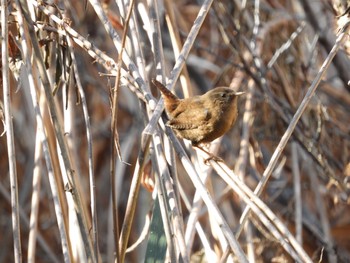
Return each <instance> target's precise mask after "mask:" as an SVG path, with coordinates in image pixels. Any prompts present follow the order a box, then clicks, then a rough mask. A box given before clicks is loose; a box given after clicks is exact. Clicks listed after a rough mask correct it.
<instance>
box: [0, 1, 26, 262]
mask: <svg viewBox="0 0 350 263" xmlns="http://www.w3.org/2000/svg"><path fill="white" fill-rule="evenodd" d="M8 34H9V32H8V7H7V0H1V62H2V87H3V97H4V115H5V130H6V143H7V154H8V164H9V175H10V185H11V207H12V211H11V217H12V230H13V232H12V233H13V246H14V257H15V262H16V263H20V262H22V248H21V231H20V222H19V203H18V179H17V170H16V153H15V141H14V139H15V138H14V132H13V123H12V113H11V98H10V93H11V89H10V80H9V47H8Z"/></svg>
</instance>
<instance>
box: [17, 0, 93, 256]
mask: <svg viewBox="0 0 350 263" xmlns="http://www.w3.org/2000/svg"><path fill="white" fill-rule="evenodd" d="M20 7H21V12H22V14H23V16H24V17H25V20H26V22H27V25H28V32H29V36H30V38H31V42H32V45H33V49H34V54H35V61H36V64H37V67H38V70H39V74H40V77H41V81H42V84H43V87H44V91H45V95H46V98H47V101H48V107H49V110H50V115H51V120H52V122H53V126H54V130H55V134H56V138H57V141H58V145H59V148H60V151H61V157H62V160H63V164H64V168H65V170H64V171H63V173H64V174H65V175H66V176H67V179H68V188H69V189H68V190H69V192H70V193H71V195H72V198H73V201H74V209H75V213H76V216H77V220H78V223H79V228H80V229H79V231H80V232H81V235H82V239H83V242H84V247H85V251H86V254H87V258H88V260H91V261H92V262H95V258H96V257H95V256H94V250H93V249H92V245H91V240H90V238H89V235H88V229H87V225H86V218H85V216H84V212H83V207H82V202H81V198H80V194H79V192H78V190H77V188H76V182H75V175H74V171H73V168H72V164H71V161H70V159H69V154H68V149H67V146H66V141H65V138H64V135H63V131H62V127H61V126H60V123H59V121H58V115H57V109H56V106H55V103H54V100H53V95H52V91H51V88H50V82H49V79H48V76H47V73H46V69H45V65H44V61H43V58H42V55H41V51H40V47H39V44H38V40H37V37H36V35H35V30H34V25H33V21H32V19H31V17H30V15H29V12H28V6H27V2H26V1H24V0H21V1H20ZM67 258H68V257H67Z"/></svg>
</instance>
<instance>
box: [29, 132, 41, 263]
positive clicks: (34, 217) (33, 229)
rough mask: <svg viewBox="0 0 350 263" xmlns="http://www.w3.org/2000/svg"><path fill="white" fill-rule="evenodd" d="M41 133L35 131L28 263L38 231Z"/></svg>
mask: <svg viewBox="0 0 350 263" xmlns="http://www.w3.org/2000/svg"><path fill="white" fill-rule="evenodd" d="M40 136H41V133H40V132H37V133H36V138H35V154H34V164H35V166H34V170H33V193H32V203H31V209H30V212H31V213H30V223H29V226H30V232H29V240H28V259H27V260H28V263H34V262H35V251H36V238H37V232H38V220H39V218H38V214H39V200H40V189H41V173H42V167H41V164H40V161H41V158H42V157H43V154H42V141H41V138H40Z"/></svg>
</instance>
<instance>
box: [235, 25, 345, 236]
mask: <svg viewBox="0 0 350 263" xmlns="http://www.w3.org/2000/svg"><path fill="white" fill-rule="evenodd" d="M349 28H350V27H349V25H347V26H346V27H345V28H343V30H342V32H341V33H340V34H339V36H338V38H337V41H336V43H335V44H334V46H333V48H332V50H331V52H330V53H329V55H328V56H327V58H326V59H325V61H324V63H323V65H322V66H321V69H320V70H319V72H318V74H317V76H316V77H315V79H314V81H313V82H312V84H311V86H310V87H309V89H308V91H307V93H306V95H305V97H304V99H303V101H302V102H301V104H300V106H299V108H298V110H297V111H296V113H295V114H294V116H293V118H292V120H291V122H290V124H289V126H288V128H287V130H286V132H285V133H284V135H283V136H282V138H281V140H280V142H279V144H278V146H277V147H276V150H275V152H274V153H273V155H272V157H271V159H270V162H269V164H268V165H267V167H266V169H265V171H264V173H263V177H262V178H261V180H260V182H259V184H258V186H257V187H256V188H255V191H254V193H255V194H256V195H257V196H259V195H260V194H261V193H262V191H263V189H264V187H265V185H266V183H267V182H268V180H269V178H270V176H271V174H272V171H273V170H274V168H275V167H276V164H277V163H278V160H279V157H280V156H281V154H282V151H283V150H284V148H285V146H286V145H287V142H288V141H289V138H290V136H291V135H292V133H293V131H294V129H295V127H296V125H297V123H298V121H299V119H300V117H301V115H302V114H303V112H304V111H305V108H306V106H307V105H308V103H309V101H310V100H311V98H312V96H313V94H314V93H315V91H316V89H317V87H318V85H319V83H320V81H321V79H322V77H323V75H324V74H325V72H326V71H327V69H328V67H329V65H330V63H331V62H332V59H333V58H334V56H335V54H336V53H337V51H338V50H339V48H340V47H341V44H342V42H343V41H344V39H345V37H346V36H347V35H348V31H349ZM249 210H250V208H249V207H246V208H245V210H244V212H243V214H242V216H241V220H240V222H241V225H240V227H239V230H238V231H237V233H240V232H241V230H242V227H243V225H244V224H245V222H246V220H247V218H248V214H249Z"/></svg>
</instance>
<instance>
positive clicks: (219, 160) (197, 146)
mask: <svg viewBox="0 0 350 263" xmlns="http://www.w3.org/2000/svg"><path fill="white" fill-rule="evenodd" d="M193 146H194V147H196V148H198V149H200V150H202V151H203V152H205V153H206V154H208V155H209V158H207V159H205V160H204V163H205V164H208V162H209V161H210V160H213V161H215V162H224V160H223V159H222V158H220V157H218V156H216V155H214V154H212V153H210V152H208V151H207V150H206V149H204V148H203V146H202V145H199V144H196V145H193Z"/></svg>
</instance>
